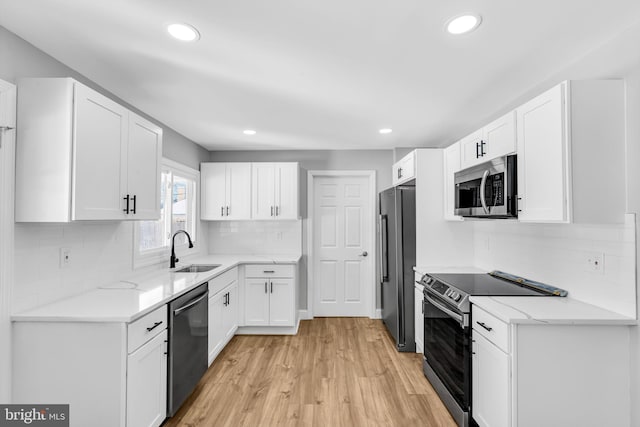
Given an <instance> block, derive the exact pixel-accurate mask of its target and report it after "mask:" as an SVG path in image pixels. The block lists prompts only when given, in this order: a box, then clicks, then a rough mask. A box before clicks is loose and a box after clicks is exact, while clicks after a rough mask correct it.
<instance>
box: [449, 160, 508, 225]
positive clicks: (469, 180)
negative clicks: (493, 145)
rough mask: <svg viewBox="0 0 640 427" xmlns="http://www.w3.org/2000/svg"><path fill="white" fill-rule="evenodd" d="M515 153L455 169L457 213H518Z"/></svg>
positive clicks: (491, 215) (482, 215) (503, 215)
mask: <svg viewBox="0 0 640 427" xmlns="http://www.w3.org/2000/svg"><path fill="white" fill-rule="evenodd" d="M516 167H517V166H516V156H515V155H512V156H505V157H499V158H497V159H493V160H491V161H489V162H486V163H482V164H480V165H477V166H473V167H471V168H468V169H465V170H462V171H460V172H456V174H455V179H454V182H455V188H456V189H455V202H456V206H455V213H456V215H461V216H466V217H478V218H512V217H517V216H518V207H517V205H518V200H517V192H518V185H517V171H516Z"/></svg>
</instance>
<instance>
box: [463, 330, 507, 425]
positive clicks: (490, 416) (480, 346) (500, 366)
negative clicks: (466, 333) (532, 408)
mask: <svg viewBox="0 0 640 427" xmlns="http://www.w3.org/2000/svg"><path fill="white" fill-rule="evenodd" d="M472 348H473V350H472V351H473V354H472V363H473V380H472V384H473V389H472V391H471V396H472V398H473V403H472V407H473V418H474V419H475V420H476V422H477V423H478V425H479V426H480V427H489V426H492V427H506V426H509V425H511V423H510V422H509V415H510V413H509V409H510V407H511V404H510V401H509V397H510V393H509V376H510V369H509V355H508V354H507V353H505V352H504V351H502V350H500V349H499V348H498V347H497V346H495V345H494V344H492V343H491V342H490V341H489V340H487V339H486V338H484V337H483V336H482V335H480V334H478V333H476V331H474V335H473V343H472Z"/></svg>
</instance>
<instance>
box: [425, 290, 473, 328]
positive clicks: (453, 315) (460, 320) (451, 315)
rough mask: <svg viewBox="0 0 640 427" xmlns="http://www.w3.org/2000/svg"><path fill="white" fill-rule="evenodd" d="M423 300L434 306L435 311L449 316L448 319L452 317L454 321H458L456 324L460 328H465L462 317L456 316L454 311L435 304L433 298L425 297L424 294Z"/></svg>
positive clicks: (437, 303)
mask: <svg viewBox="0 0 640 427" xmlns="http://www.w3.org/2000/svg"><path fill="white" fill-rule="evenodd" d="M424 298H425V299H426V300H427V301H429V302H430V303H431V304H432V305H433V306H435V307H436V308H437V309H439V310H442V311H444V312H445V313H446V314H447V315H449V316H450V317H453V318H454V319H456V320H457V321H458V323H460V326H462V327H465V326H466V325H465V324H464V323H465V322H464V316H463V315H461V314H458V313H456V312H455V311H452V310H449V309H448V308H447V307H445V306H444V305H442V304H440V303H439V302H437V301H436V300H434V299H433V298H431V297H429V295H427V294H426V293H425V294H424Z"/></svg>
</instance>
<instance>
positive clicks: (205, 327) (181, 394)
mask: <svg viewBox="0 0 640 427" xmlns="http://www.w3.org/2000/svg"><path fill="white" fill-rule="evenodd" d="M208 296H209V286H208V283H207V282H205V283H203V284H201V285H199V286H198V287H196V288H195V289H193V290H191V291H189V292H187V293H186V294H184V295H182V296H180V297H178V298H176V299H174V300H173V301H171V302H170V303H169V354H168V365H169V368H168V370H169V372H168V375H167V383H168V384H167V387H168V389H167V415H168V416H170V417H172V416H174V415H175V413H176V412H177V411H178V409H180V406H181V405H182V404H183V403H184V401H185V400H186V399H187V397H189V395H190V394H191V392H192V391H193V389H194V388H195V386H196V384H198V381H200V378H202V376H203V375H204V373H205V372H206V370H207V343H208V337H209V315H208V310H209V298H208Z"/></svg>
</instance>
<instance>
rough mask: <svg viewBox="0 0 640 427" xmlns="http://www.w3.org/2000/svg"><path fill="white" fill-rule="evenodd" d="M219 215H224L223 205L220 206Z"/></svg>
mask: <svg viewBox="0 0 640 427" xmlns="http://www.w3.org/2000/svg"><path fill="white" fill-rule="evenodd" d="M220 216H224V206H220Z"/></svg>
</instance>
